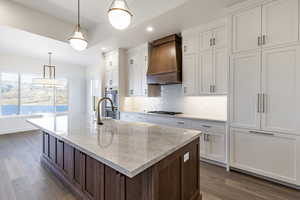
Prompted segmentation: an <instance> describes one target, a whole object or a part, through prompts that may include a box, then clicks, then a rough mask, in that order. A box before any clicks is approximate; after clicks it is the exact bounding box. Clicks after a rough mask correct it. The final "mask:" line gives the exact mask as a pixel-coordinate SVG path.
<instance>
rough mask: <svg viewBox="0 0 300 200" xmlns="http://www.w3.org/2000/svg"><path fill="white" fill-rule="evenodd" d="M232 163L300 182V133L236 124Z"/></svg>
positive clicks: (232, 141)
mask: <svg viewBox="0 0 300 200" xmlns="http://www.w3.org/2000/svg"><path fill="white" fill-rule="evenodd" d="M230 166H231V167H234V168H238V169H242V170H245V171H249V172H252V173H256V174H258V175H262V176H265V177H269V178H273V179H277V180H280V181H284V182H287V183H290V184H294V185H300V136H295V135H288V134H279V133H271V132H262V131H254V130H247V129H237V128H233V129H231V131H230Z"/></svg>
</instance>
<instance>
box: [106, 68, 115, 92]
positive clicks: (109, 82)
mask: <svg viewBox="0 0 300 200" xmlns="http://www.w3.org/2000/svg"><path fill="white" fill-rule="evenodd" d="M112 86H113V74H112V70H107V71H106V72H105V87H107V88H110V87H112Z"/></svg>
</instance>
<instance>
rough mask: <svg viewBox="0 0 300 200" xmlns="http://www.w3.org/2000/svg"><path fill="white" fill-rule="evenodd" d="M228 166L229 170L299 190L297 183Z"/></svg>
mask: <svg viewBox="0 0 300 200" xmlns="http://www.w3.org/2000/svg"><path fill="white" fill-rule="evenodd" d="M229 168H230V170H231V171H236V172H239V173H243V174H247V175H249V176H253V177H256V178H259V179H263V180H266V181H269V182H272V183H276V184H279V185H283V186H286V187H289V188H293V189H296V190H300V186H298V185H294V184H291V183H287V182H284V181H280V180H277V179H273V178H270V177H267V176H263V175H259V174H256V173H253V172H249V171H245V170H242V169H238V168H235V167H229Z"/></svg>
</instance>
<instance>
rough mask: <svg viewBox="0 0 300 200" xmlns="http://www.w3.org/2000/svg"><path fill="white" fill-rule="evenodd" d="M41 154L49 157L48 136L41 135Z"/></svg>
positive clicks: (45, 134)
mask: <svg viewBox="0 0 300 200" xmlns="http://www.w3.org/2000/svg"><path fill="white" fill-rule="evenodd" d="M43 154H44V155H45V156H49V134H47V133H43Z"/></svg>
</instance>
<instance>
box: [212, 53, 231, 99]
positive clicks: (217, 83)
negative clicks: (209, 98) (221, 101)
mask: <svg viewBox="0 0 300 200" xmlns="http://www.w3.org/2000/svg"><path fill="white" fill-rule="evenodd" d="M213 59H214V88H213V92H214V93H216V94H227V88H228V87H227V85H228V83H227V82H228V79H227V77H228V75H227V72H228V64H229V58H228V54H227V48H222V49H215V50H214V58H213Z"/></svg>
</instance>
